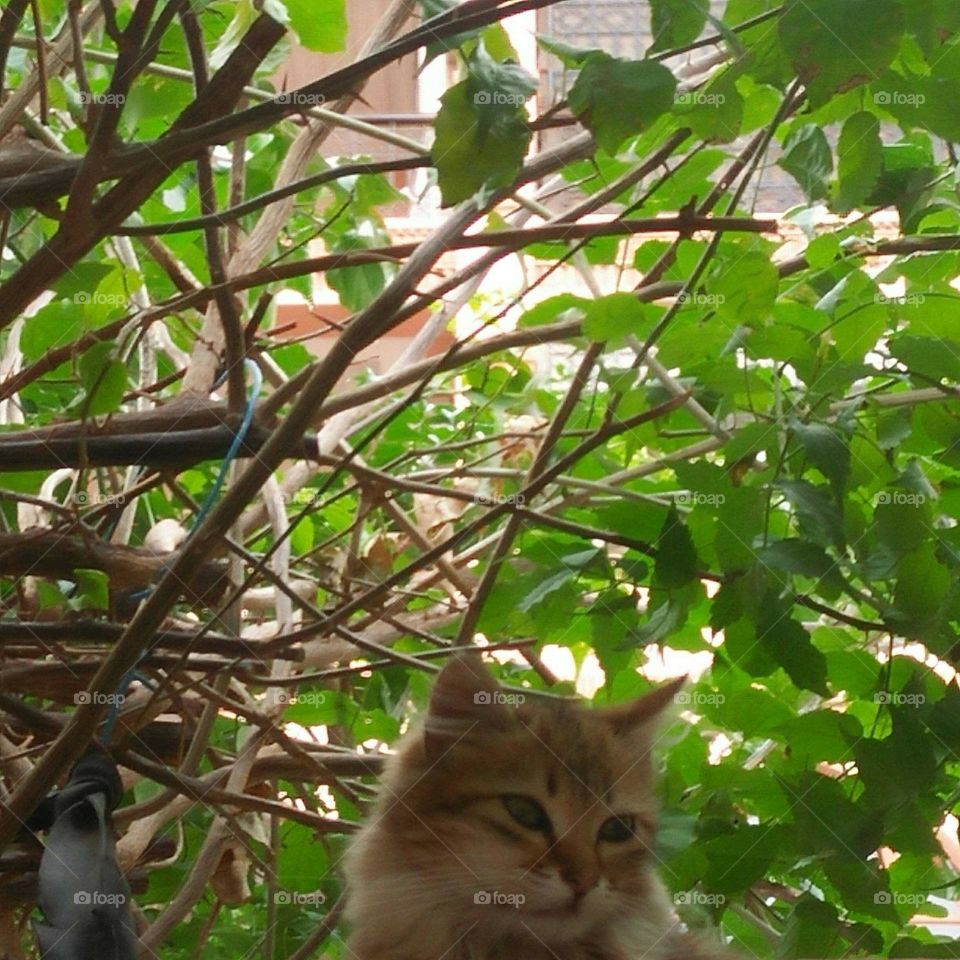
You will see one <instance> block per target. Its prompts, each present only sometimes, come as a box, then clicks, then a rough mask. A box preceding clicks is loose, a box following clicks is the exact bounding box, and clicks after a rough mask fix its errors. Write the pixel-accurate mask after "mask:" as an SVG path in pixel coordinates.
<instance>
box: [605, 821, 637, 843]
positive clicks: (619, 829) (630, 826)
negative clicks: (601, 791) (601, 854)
mask: <svg viewBox="0 0 960 960" xmlns="http://www.w3.org/2000/svg"><path fill="white" fill-rule="evenodd" d="M635 825H636V824H635V823H634V819H633V817H611V818H610V819H609V820H607V821H606V823H604V825H603V826H602V827H601V828H600V833H599V834H597V836H598V837H599V839H601V840H605V841H606V842H607V843H623V842H624V841H625V840H629V839H630V838H631V837H633V836H634V832H633V831H634V827H635Z"/></svg>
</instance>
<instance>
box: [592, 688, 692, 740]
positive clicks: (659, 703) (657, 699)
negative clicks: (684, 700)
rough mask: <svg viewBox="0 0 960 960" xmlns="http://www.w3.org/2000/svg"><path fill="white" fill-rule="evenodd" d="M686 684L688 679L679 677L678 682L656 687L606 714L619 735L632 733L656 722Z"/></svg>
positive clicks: (609, 710)
mask: <svg viewBox="0 0 960 960" xmlns="http://www.w3.org/2000/svg"><path fill="white" fill-rule="evenodd" d="M686 682H687V678H686V677H677V679H676V680H670V681H668V682H667V683H662V684H661V685H660V686H659V687H654V689H653V690H651V691H650V692H649V693H645V694H644V695H643V696H642V697H640V698H639V699H637V700H632V701H630V703H624V704H621V705H620V706H616V707H611V708H609V709H608V710H605V711H604V713H605V715H606V717H607V719H608V720H609V721H610V723H612V724H613V729H614V730H615V731H616V732H617V733H631V732H633V731H635V730H638V729H640V728H642V727H646V726H648V725H649V724H650V723H651V721H654V720H656V719H657V717H659V716H660V714H661V713H663V711H664V710H666V709H667V707H669V706H670V705H671V704H672V703H674V702H675V698H676V696H677V692H678V691H679V690H680V688H681V687H682V686H683V685H684V684H685V683H686Z"/></svg>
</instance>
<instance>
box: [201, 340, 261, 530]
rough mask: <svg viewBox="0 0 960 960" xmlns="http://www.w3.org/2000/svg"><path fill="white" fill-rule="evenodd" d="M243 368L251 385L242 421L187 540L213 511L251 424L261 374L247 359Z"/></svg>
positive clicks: (258, 392) (258, 393) (259, 387)
mask: <svg viewBox="0 0 960 960" xmlns="http://www.w3.org/2000/svg"><path fill="white" fill-rule="evenodd" d="M243 365H244V367H246V369H247V372H248V373H249V374H250V377H251V379H252V380H253V384H252V385H251V387H250V393H249V396H248V397H247V405H246V407H244V410H243V420H242V421H241V423H240V429H239V430H238V431H237V432H236V434H234V437H233V441H232V442H231V444H230V448H229V449H228V450H227V455H226V456H225V457H224V458H223V462H222V463H221V464H220V470H219V472H218V473H217V479H216V480H215V481H214V483H213V488H212V489H211V490H210V492H209V493H208V494H207V497H206V499H205V500H204V501H203V506H201V507H200V512H199V513H198V514H197V515H196V517H194V520H193V523H192V524H191V525H190V535H189V536H188V537H187V539H188V540H189V539H190V536H192V535H193V532H194V530H196V528H197V527H199V526H200V524H201V523H202V522H203V521H204V520H205V519H206V517H207V514H208V513H209V512H210V511H211V510H212V509H213V504H214V502H215V501H216V499H217V497H218V495H219V494H220V491H221V490H222V489H223V484H224V482H225V481H226V479H227V470H229V469H230V464H231V463H233V461H234V460H235V459H236V457H237V453H238V452H239V450H240V445H241V444H242V443H243V441H244V438H245V437H246V435H247V432H248V431H249V430H250V424H251V423H252V422H253V410H254V406H255V405H256V400H257V397H259V396H260V390H261V388H262V387H263V373H262V372H261V370H260V367H258V366H257V364H255V363H254V362H253V361H252V360H251V359H250V358H249V357H248V358H247V359H246V360H244V361H243Z"/></svg>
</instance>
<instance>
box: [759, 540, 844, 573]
mask: <svg viewBox="0 0 960 960" xmlns="http://www.w3.org/2000/svg"><path fill="white" fill-rule="evenodd" d="M759 556H760V559H761V560H762V561H763V562H764V563H765V564H766V565H767V566H768V567H772V568H773V569H774V570H783V571H784V572H786V573H799V574H802V575H803V576H805V577H823V576H827V575H828V574H830V573H831V572H832V571H833V570H834V569H835V567H836V564H835V563H834V562H833V560H831V559H830V557H829V556H827V553H826V551H824V549H823V548H822V547H818V546H817V545H816V544H815V543H808V542H807V541H806V540H777V541H775V542H774V543H771V544H769V546H766V547H764V548H763V549H762V550H761V551H760V554H759Z"/></svg>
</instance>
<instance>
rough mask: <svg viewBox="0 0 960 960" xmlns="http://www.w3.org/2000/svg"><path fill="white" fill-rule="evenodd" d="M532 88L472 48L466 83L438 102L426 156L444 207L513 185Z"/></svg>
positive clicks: (510, 68) (514, 70)
mask: <svg viewBox="0 0 960 960" xmlns="http://www.w3.org/2000/svg"><path fill="white" fill-rule="evenodd" d="M535 89H536V83H535V82H534V80H533V78H532V77H531V76H529V74H527V73H526V72H525V71H524V70H523V69H521V68H520V67H519V66H517V65H516V64H512V63H504V64H501V63H497V61H495V60H494V59H493V58H492V57H490V55H489V54H488V53H486V51H485V50H484V48H483V46H482V45H481V46H479V47H478V48H477V50H476V53H475V54H474V56H473V57H472V58H471V60H470V62H469V64H468V75H467V79H466V80H464V81H463V82H462V83H458V84H457V85H456V86H453V87H451V88H450V89H449V90H448V91H447V92H446V93H445V94H444V95H443V97H442V98H441V101H440V102H441V107H440V112H439V113H438V114H437V119H436V122H435V125H434V130H435V134H436V136H435V139H434V142H433V148H432V151H431V154H432V157H433V163H434V165H435V166H436V168H437V176H438V178H439V182H440V192H441V195H442V198H443V205H444V206H445V207H449V206H452V205H453V204H456V203H460V202H461V201H463V200H467V199H469V198H470V197H472V196H473V195H474V194H476V193H477V192H478V191H480V190H482V189H486V190H497V189H499V188H501V187H505V186H507V185H508V184H510V183H512V182H513V179H514V178H515V177H516V175H517V172H518V171H519V170H520V167H521V165H522V163H523V158H524V156H526V153H527V148H528V147H529V145H530V138H531V136H532V133H531V130H530V128H529V126H528V125H527V111H526V109H525V107H524V104H525V102H526V101H527V99H528V98H529V97H530V95H531V94H532V93H533V92H534V90H535Z"/></svg>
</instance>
